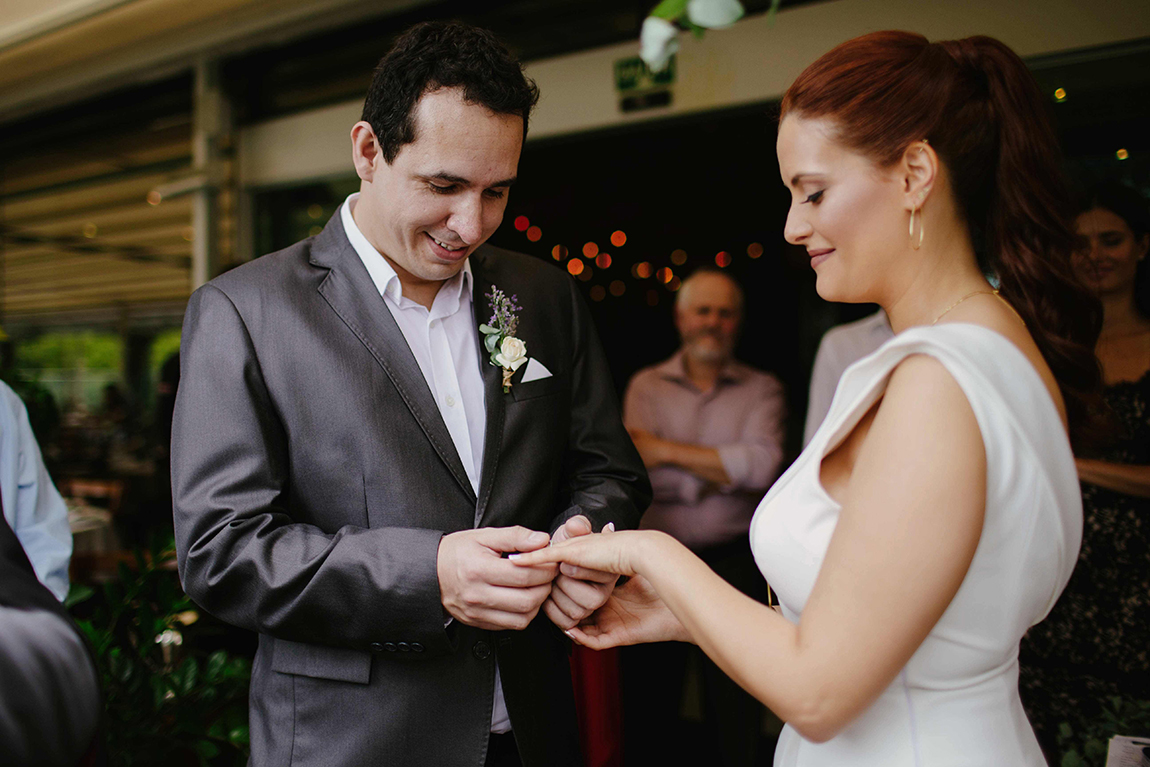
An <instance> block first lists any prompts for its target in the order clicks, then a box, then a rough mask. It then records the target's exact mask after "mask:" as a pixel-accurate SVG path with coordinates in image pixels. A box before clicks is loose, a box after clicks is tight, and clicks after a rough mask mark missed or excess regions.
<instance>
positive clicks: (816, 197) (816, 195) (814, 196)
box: [803, 189, 826, 203]
mask: <svg viewBox="0 0 1150 767" xmlns="http://www.w3.org/2000/svg"><path fill="white" fill-rule="evenodd" d="M825 191H826V190H825V189H820V190H819V191H817V192H814V193H812V194H811V195H809V196H808V197H807V199H805V200H803V202H804V203H808V202H813V203H817V202H818V201H819V200H821V199H822V198H823V192H825Z"/></svg>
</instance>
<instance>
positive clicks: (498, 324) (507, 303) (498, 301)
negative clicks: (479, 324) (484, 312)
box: [485, 285, 523, 336]
mask: <svg viewBox="0 0 1150 767" xmlns="http://www.w3.org/2000/svg"><path fill="white" fill-rule="evenodd" d="M485 297H486V298H487V300H488V301H489V302H490V305H491V319H489V320H488V321H487V324H488V325H490V326H491V327H492V328H495V329H496V330H498V331H499V335H500V336H514V335H515V331H516V330H517V329H518V328H519V316H518V315H517V314H516V312H519V311H522V310H523V307H522V306H519V305H518V304H517V303H516V301H517V300H518V297H517V296H515V295H512V296H511V297H510V298H508V297H507V294H506V293H504V292H503V291H502V290H500V289H499V288H497V287H495V286H494V285H492V286H491V292H490V293H488V294H487V295H486V296H485Z"/></svg>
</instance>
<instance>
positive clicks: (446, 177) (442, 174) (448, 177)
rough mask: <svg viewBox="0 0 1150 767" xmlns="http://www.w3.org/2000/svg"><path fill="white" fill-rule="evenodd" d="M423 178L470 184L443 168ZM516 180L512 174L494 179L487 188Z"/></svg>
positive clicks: (461, 184) (467, 180)
mask: <svg viewBox="0 0 1150 767" xmlns="http://www.w3.org/2000/svg"><path fill="white" fill-rule="evenodd" d="M424 178H425V179H427V180H431V179H438V180H439V181H446V182H448V183H450V184H459V185H460V186H471V180H470V179H466V178H463V177H462V176H456V175H455V174H454V173H448V172H447V171H443V170H441V171H439V172H438V173H433V174H431V175H430V176H425V177H424ZM516 180H517V177H515V176H512V177H511V178H505V179H503V180H502V181H496V182H495V183H494V184H491V185H490V186H489V187H487V188H488V189H498V188H499V187H504V186H511V185H512V184H514V183H515V182H516Z"/></svg>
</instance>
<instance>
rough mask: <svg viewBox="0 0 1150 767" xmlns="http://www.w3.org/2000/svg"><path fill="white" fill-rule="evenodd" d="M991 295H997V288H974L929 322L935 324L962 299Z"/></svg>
mask: <svg viewBox="0 0 1150 767" xmlns="http://www.w3.org/2000/svg"><path fill="white" fill-rule="evenodd" d="M991 295H993V296H998V291H997V290H976V291H974V292H973V293H967V294H966V295H965V296H963V297H962V298H960V299H958V300H957V301H955V302H954V303H953V304H951V305H950V306H948V307H946V308H945V309H943V310H942V314H940V315H938V316H937V317H935V318H934V322H932V323H930V324H931V325H937V324H938V321H939V320H941V319H942V318H943V317H945V316H946V313H947V312H949V311H950V310H951V309H953V308H954V307H956V306H958V305H959V304H961V303H962V302H963V301H965V300H966V299H968V298H974V297H975V296H991ZM999 298H1002V296H999ZM1003 300H1006V299H1003Z"/></svg>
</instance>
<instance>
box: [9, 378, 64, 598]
mask: <svg viewBox="0 0 1150 767" xmlns="http://www.w3.org/2000/svg"><path fill="white" fill-rule="evenodd" d="M0 494H2V497H0V500H2V501H3V504H4V518H5V519H6V520H7V521H8V524H9V525H10V526H11V527H12V530H13V531H14V532H15V533H16V537H17V538H18V539H19V541H20V545H21V546H22V547H23V548H24V552H25V553H26V554H27V555H28V559H29V560H31V562H32V568H33V569H34V570H35V571H36V577H37V578H38V579H39V580H40V582H41V583H43V584H44V585H45V586H47V587H48V589H49V590H50V591H51V592H52V593H53V594H54V595H55V596H56V598H57V599H59V600H60V601H61V602H62V601H64V597H66V596H67V595H68V563H69V561H70V560H71V558H72V531H71V529H70V528H69V527H68V510H67V508H66V507H65V506H64V499H63V498H61V497H60V493H59V492H58V491H57V490H56V486H55V485H53V484H52V478H51V477H49V476H48V470H47V469H46V468H45V467H44V459H43V458H42V457H41V455H40V446H39V445H38V444H37V443H36V437H35V435H34V434H33V433H32V427H31V425H30V424H29V423H28V410H27V409H26V408H25V407H24V403H23V402H22V401H21V400H20V398H19V397H18V396H17V395H16V393H15V392H14V391H12V389H11V388H10V387H9V386H8V385H7V384H5V383H3V382H0Z"/></svg>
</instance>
